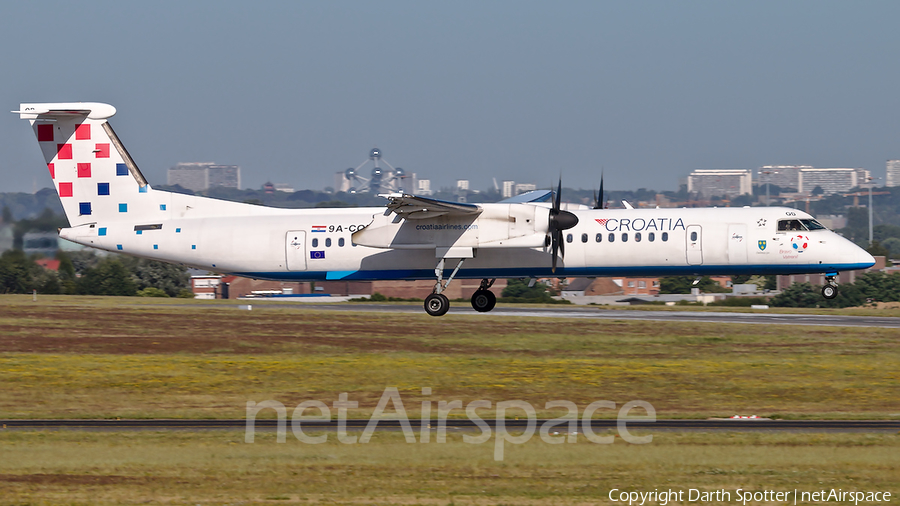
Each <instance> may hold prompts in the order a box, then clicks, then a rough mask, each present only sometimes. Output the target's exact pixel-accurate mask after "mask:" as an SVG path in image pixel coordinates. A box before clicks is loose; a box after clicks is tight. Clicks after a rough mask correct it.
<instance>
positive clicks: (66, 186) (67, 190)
mask: <svg viewBox="0 0 900 506" xmlns="http://www.w3.org/2000/svg"><path fill="white" fill-rule="evenodd" d="M59 196H60V197H71V196H72V183H59Z"/></svg>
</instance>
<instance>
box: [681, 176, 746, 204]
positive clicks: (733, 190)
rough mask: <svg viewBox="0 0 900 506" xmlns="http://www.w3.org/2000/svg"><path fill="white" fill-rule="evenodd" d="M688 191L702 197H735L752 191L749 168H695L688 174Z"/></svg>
mask: <svg viewBox="0 0 900 506" xmlns="http://www.w3.org/2000/svg"><path fill="white" fill-rule="evenodd" d="M687 183H688V188H687V190H688V192H689V193H699V194H700V195H701V196H703V197H704V198H710V197H729V198H730V197H737V196H738V195H748V194H750V193H751V192H752V191H753V172H752V171H751V170H750V169H697V170H695V171H693V172H691V173H690V174H689V175H688V180H687Z"/></svg>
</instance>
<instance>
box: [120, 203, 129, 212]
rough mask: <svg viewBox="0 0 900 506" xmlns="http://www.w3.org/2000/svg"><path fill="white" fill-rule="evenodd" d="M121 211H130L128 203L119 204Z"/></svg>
mask: <svg viewBox="0 0 900 506" xmlns="http://www.w3.org/2000/svg"><path fill="white" fill-rule="evenodd" d="M119 212H120V213H127V212H128V204H119Z"/></svg>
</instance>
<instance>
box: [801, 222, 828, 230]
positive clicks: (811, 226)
mask: <svg viewBox="0 0 900 506" xmlns="http://www.w3.org/2000/svg"><path fill="white" fill-rule="evenodd" d="M800 223H803V225H804V226H805V227H806V230H828V229H827V228H825V225H822V224H821V223H819V222H818V221H816V220H800Z"/></svg>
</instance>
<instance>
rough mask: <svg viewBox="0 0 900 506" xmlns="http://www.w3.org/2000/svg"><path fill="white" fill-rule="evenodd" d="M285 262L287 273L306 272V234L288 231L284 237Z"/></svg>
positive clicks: (300, 231) (298, 231) (299, 231)
mask: <svg viewBox="0 0 900 506" xmlns="http://www.w3.org/2000/svg"><path fill="white" fill-rule="evenodd" d="M284 239H285V241H284V246H285V260H286V261H287V269H288V270H289V271H305V270H306V232H305V231H303V230H289V231H288V233H287V234H286V235H285V236H284Z"/></svg>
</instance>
